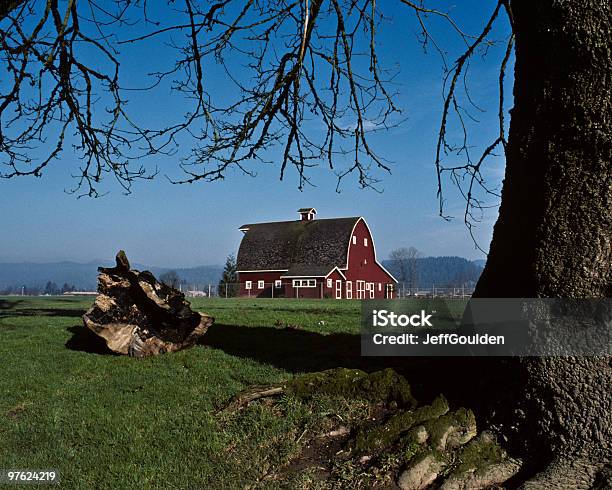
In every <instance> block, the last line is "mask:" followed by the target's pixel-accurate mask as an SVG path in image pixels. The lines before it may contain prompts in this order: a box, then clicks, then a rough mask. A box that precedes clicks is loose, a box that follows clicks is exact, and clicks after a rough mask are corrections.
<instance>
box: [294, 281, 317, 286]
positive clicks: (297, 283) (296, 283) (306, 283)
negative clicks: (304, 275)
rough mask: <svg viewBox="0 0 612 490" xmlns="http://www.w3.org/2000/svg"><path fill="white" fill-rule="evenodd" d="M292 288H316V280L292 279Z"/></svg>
mask: <svg viewBox="0 0 612 490" xmlns="http://www.w3.org/2000/svg"><path fill="white" fill-rule="evenodd" d="M293 287H294V288H316V287H317V280H316V279H294V280H293Z"/></svg>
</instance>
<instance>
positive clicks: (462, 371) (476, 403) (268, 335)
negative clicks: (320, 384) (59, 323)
mask: <svg viewBox="0 0 612 490" xmlns="http://www.w3.org/2000/svg"><path fill="white" fill-rule="evenodd" d="M67 330H68V331H69V332H71V333H72V334H73V335H72V337H71V338H70V340H68V342H66V347H67V348H68V349H71V350H76V351H82V352H89V353H95V354H104V355H116V354H115V353H113V352H112V351H111V350H110V349H108V347H107V346H106V344H105V342H104V341H103V340H102V339H101V338H100V337H98V336H97V335H95V334H94V333H93V332H91V331H90V330H89V329H87V328H85V327H83V326H74V327H70V328H68V329H67ZM201 345H202V346H205V347H207V348H212V349H219V350H222V351H223V352H225V353H227V354H229V355H232V356H236V357H240V358H244V359H252V360H254V361H257V362H261V363H266V364H270V365H272V366H275V367H278V368H280V369H284V370H286V371H289V372H291V373H303V372H313V371H322V370H325V369H332V368H336V367H346V368H352V369H362V370H364V371H367V372H372V371H378V370H380V369H385V368H389V367H390V368H393V369H395V370H396V371H397V372H398V373H400V374H402V375H403V376H405V377H406V379H407V380H408V381H409V383H410V384H411V386H412V389H413V393H414V395H415V396H416V398H417V399H418V400H420V401H422V402H428V401H431V400H432V399H433V398H435V397H436V396H437V395H438V394H439V393H444V395H445V396H446V397H447V398H448V400H449V401H450V402H451V404H452V405H455V406H468V407H471V408H474V409H475V410H479V409H481V408H483V404H485V403H486V400H487V399H489V398H488V397H485V396H483V393H484V392H487V391H490V389H491V385H490V376H491V375H495V376H499V375H501V372H500V369H503V364H500V361H499V359H496V358H482V357H480V358H468V357H462V358H457V357H447V358H442V357H362V356H361V340H360V336H359V335H358V334H347V333H333V334H329V335H322V334H319V333H316V332H309V331H307V330H301V329H295V328H272V327H244V326H237V325H222V324H215V325H213V326H211V327H210V328H209V330H208V332H207V333H206V335H205V336H204V337H203V339H202V341H201ZM204 362H205V361H204ZM491 396H493V395H492V394H491Z"/></svg>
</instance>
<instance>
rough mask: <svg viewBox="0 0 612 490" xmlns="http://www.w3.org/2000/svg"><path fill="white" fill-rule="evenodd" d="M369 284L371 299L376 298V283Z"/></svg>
mask: <svg viewBox="0 0 612 490" xmlns="http://www.w3.org/2000/svg"><path fill="white" fill-rule="evenodd" d="M369 286H370V287H369V288H368V289H369V290H370V299H374V283H373V282H371V283H370V284H369Z"/></svg>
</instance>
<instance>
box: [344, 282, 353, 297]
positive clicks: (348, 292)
mask: <svg viewBox="0 0 612 490" xmlns="http://www.w3.org/2000/svg"><path fill="white" fill-rule="evenodd" d="M346 299H353V281H346Z"/></svg>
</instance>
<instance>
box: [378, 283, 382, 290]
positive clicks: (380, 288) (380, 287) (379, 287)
mask: <svg viewBox="0 0 612 490" xmlns="http://www.w3.org/2000/svg"><path fill="white" fill-rule="evenodd" d="M378 290H379V291H382V282H379V283H378Z"/></svg>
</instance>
